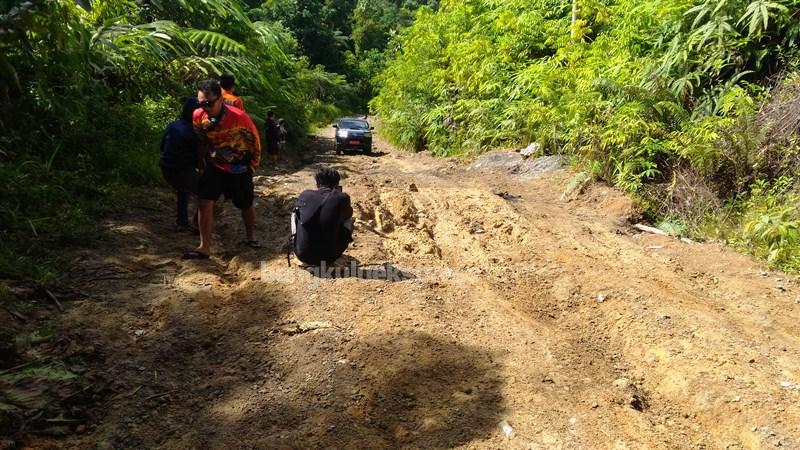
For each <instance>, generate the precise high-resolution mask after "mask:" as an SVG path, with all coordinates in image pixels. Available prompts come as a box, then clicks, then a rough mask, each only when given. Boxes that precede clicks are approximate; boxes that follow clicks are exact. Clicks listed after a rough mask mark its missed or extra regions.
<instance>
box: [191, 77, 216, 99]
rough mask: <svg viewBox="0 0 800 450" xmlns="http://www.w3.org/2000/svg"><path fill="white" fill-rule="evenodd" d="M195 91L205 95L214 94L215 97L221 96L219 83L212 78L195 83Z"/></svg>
mask: <svg viewBox="0 0 800 450" xmlns="http://www.w3.org/2000/svg"><path fill="white" fill-rule="evenodd" d="M197 90H198V91H200V92H202V93H203V94H205V95H208V94H214V96H215V97H219V96H220V95H222V88H221V87H220V86H219V81H217V80H215V79H213V78H209V79H208V80H203V81H201V82H199V83H197Z"/></svg>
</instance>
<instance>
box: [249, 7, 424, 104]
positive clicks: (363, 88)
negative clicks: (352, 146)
mask: <svg viewBox="0 0 800 450" xmlns="http://www.w3.org/2000/svg"><path fill="white" fill-rule="evenodd" d="M437 4H438V1H437V0H402V1H400V0H372V1H365V0H347V1H338V0H337V1H333V0H267V1H264V2H263V3H262V4H261V5H260V6H258V7H256V8H251V9H250V10H249V11H248V12H247V13H248V15H249V16H250V17H251V18H252V19H253V20H265V21H274V22H279V23H281V24H282V25H283V26H285V27H286V29H287V30H289V31H290V32H291V33H292V34H293V35H294V36H295V37H296V38H297V41H298V43H299V46H300V48H301V49H302V51H303V53H304V54H305V55H306V56H307V57H308V59H309V61H310V62H311V64H312V65H320V66H322V67H324V69H325V70H327V71H332V72H336V73H339V74H342V75H344V76H345V77H346V79H347V81H348V82H349V84H351V85H352V86H353V89H352V91H350V92H348V93H347V98H346V100H345V101H340V106H341V107H342V108H344V109H347V110H357V111H366V109H367V102H368V101H369V100H370V99H371V98H372V97H373V96H374V94H375V85H374V82H373V79H374V78H375V76H376V75H377V74H378V73H379V72H380V71H381V70H382V69H383V68H384V66H385V56H384V53H385V52H386V50H387V49H386V45H387V43H388V42H389V41H390V39H391V38H392V37H393V36H394V35H396V33H397V32H398V30H400V29H402V28H404V27H406V26H408V25H410V24H411V22H412V20H413V17H414V11H415V10H416V9H417V8H419V7H420V6H422V5H430V6H433V7H435V6H436V5H437ZM390 51H391V50H390Z"/></svg>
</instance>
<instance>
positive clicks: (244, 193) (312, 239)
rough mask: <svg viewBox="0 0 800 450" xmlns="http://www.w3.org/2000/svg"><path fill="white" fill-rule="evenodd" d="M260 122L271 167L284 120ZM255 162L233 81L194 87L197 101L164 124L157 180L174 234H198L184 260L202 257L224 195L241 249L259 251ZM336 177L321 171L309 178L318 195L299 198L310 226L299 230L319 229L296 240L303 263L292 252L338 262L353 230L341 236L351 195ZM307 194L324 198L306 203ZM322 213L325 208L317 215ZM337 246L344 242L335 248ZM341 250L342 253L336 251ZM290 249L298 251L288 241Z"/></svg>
mask: <svg viewBox="0 0 800 450" xmlns="http://www.w3.org/2000/svg"><path fill="white" fill-rule="evenodd" d="M265 125H266V126H265V128H266V130H265V138H266V143H267V155H268V158H269V162H270V163H271V164H272V165H273V166H274V165H275V164H277V163H278V161H279V159H280V154H281V151H282V150H283V149H284V148H285V142H286V130H285V126H284V123H283V120H282V119H281V120H280V121H278V120H277V117H276V115H275V113H274V112H273V111H269V113H268V114H267V120H266V124H265ZM260 164H261V136H260V134H259V131H258V129H257V128H256V126H255V124H254V123H253V121H252V119H251V118H250V116H248V115H247V113H246V112H245V109H244V104H243V102H242V99H241V98H240V97H238V96H237V95H236V91H235V80H234V77H233V76H232V75H223V76H221V77H220V78H219V80H217V79H208V80H204V81H202V82H200V83H199V84H198V85H197V95H196V97H190V98H187V99H185V101H184V104H183V110H182V113H181V116H180V118H178V119H177V120H175V121H172V122H170V123H169V125H167V128H166V130H165V132H164V136H163V138H162V141H161V159H160V161H159V165H160V166H161V171H162V174H163V176H164V179H165V180H166V181H167V183H169V184H170V185H171V186H172V187H173V188H175V190H176V191H177V192H178V199H177V217H176V225H177V228H178V230H190V229H195V228H196V229H197V230H198V231H199V234H200V243H199V245H198V247H197V248H195V249H194V250H191V251H188V252H186V253H184V254H183V258H184V259H208V258H209V255H210V253H211V247H210V245H211V239H212V233H213V229H214V209H215V204H216V202H218V201H219V199H220V197H222V196H223V195H224V197H225V198H227V199H230V200H231V201H232V202H233V204H234V206H236V207H237V208H238V209H239V210H241V214H242V220H243V222H244V226H245V239H244V240H243V241H242V242H241V244H243V245H247V246H248V247H251V248H260V247H261V244H260V243H259V241H258V240H257V239H256V236H255V224H256V213H255V209H254V207H253V201H254V197H255V195H254V186H253V175H254V173H255V171H256V169H258V167H259V165H260ZM339 180H340V175H339V173H338V172H337V171H336V170H334V169H323V170H321V171H320V172H319V173H317V176H316V181H317V188H318V189H317V191H308V192H317V193H318V195H317V194H314V195H312V194H309V193H308V192H304V193H303V194H301V196H300V198H301V199H303V201H302V203H303V204H304V205H306V206H305V207H304V209H305V213H304V219H305V220H306V221H309V220H311V221H312V222H314V223H306V224H303V228H304V231H305V229H313V230H316V231H320V233H317V235H318V236H317V235H314V234H313V233H311V234H309V233H305V236H306V238H305V240H304V241H303V239H301V241H303V242H302V244H303V245H302V246H301V247H302V248H303V249H304V250H303V251H300V252H297V251H296V252H295V253H305V254H311V253H313V254H311V257H310V258H305V259H308V260H307V261H303V259H304V258H302V257H300V256H299V255H298V257H300V258H301V261H303V262H306V263H309V264H317V263H319V262H320V261H322V260H329V259H330V257H331V256H332V255H333V253H337V252H338V255H336V257H338V256H339V255H341V253H342V252H343V251H344V248H346V247H347V243H349V242H350V241H351V240H352V225H350V226H349V232H347V233H346V236H345V235H342V234H341V232H340V230H341V229H342V228H343V227H345V228H346V227H347V224H346V222H348V220H349V219H350V218H351V217H352V208H351V206H350V197H349V196H347V194H344V193H342V192H341V187H340V186H339ZM322 191H325V192H327V194H326V193H325V192H322ZM331 191H336V194H335V195H331ZM192 195H195V196H196V197H197V201H198V207H197V210H196V212H195V215H194V218H193V219H192V221H191V222H190V220H189V214H188V210H189V199H190V197H191V196H192ZM309 196H311V197H309ZM312 197H313V198H315V199H316V198H320V199H324V201H321V202H316V201H311V202H309V201H307V199H309V198H312ZM329 197H330V199H329ZM329 200H333V201H329ZM309 204H313V205H314V207H315V211H313V212H310V211H309V208H308V205H309ZM326 204H327V205H328V206H327V207H324V206H325V205H326ZM334 205H336V206H334ZM299 206H300V204H298V207H299ZM331 207H333V209H332V208H331ZM295 209H296V210H297V209H298V208H295ZM321 210H324V212H323V213H322V214H320V212H321ZM312 216H313V220H312ZM321 216H324V217H321ZM350 223H351V222H350ZM293 226H294V224H293ZM331 230H333V231H331ZM301 234H303V233H301ZM329 241H330V242H329ZM333 241H336V242H333ZM344 241H346V243H345V244H342V242H344ZM293 242H294V239H293ZM342 245H343V248H341V251H338V249H339V248H340V247H342ZM293 247H294V248H297V246H296V245H295V244H293ZM328 247H335V248H336V249H337V251H336V252H330V251H328V250H327V249H328ZM309 249H313V252H311V253H309V251H310V250H309ZM334 259H335V258H334ZM329 262H332V260H331V261H329Z"/></svg>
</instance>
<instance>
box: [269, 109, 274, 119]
mask: <svg viewBox="0 0 800 450" xmlns="http://www.w3.org/2000/svg"><path fill="white" fill-rule="evenodd" d="M274 116H275V111H273V110H269V111H267V119H269V118H270V117H274Z"/></svg>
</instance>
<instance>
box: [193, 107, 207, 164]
mask: <svg viewBox="0 0 800 450" xmlns="http://www.w3.org/2000/svg"><path fill="white" fill-rule="evenodd" d="M192 129H193V130H194V135H195V137H197V145H196V147H195V150H196V151H197V170H199V171H200V173H203V171H204V170H206V155H207V154H208V149H209V146H210V143H209V141H208V137H206V134H205V132H203V110H202V109H199V108H198V109H197V110H195V112H194V114H192Z"/></svg>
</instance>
